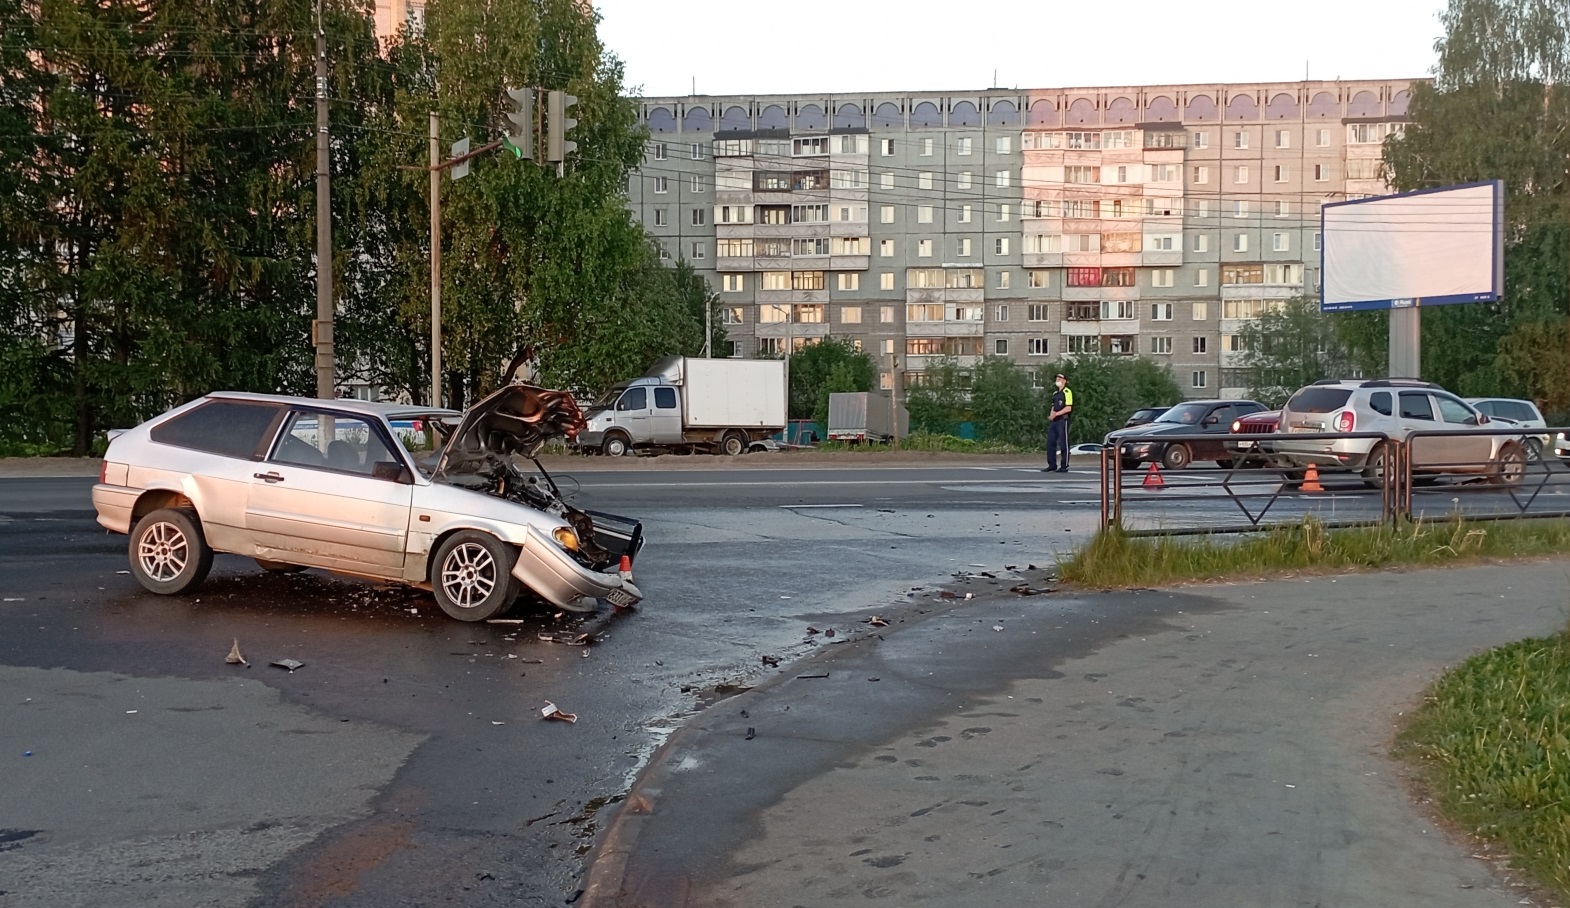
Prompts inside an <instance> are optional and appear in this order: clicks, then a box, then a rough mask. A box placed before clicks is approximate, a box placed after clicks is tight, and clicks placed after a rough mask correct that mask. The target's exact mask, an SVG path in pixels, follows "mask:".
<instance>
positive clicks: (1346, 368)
mask: <svg viewBox="0 0 1570 908" xmlns="http://www.w3.org/2000/svg"><path fill="white" fill-rule="evenodd" d="M1342 317H1343V315H1342V314H1338V313H1324V312H1320V311H1319V301H1318V300H1315V299H1310V298H1308V297H1294V298H1293V299H1289V300H1284V301H1282V303H1281V305H1280V306H1279V307H1277V308H1270V309H1267V310H1265V312H1264V314H1262V315H1261V316H1260V317H1259V318H1256V319H1250V320H1249V321H1247V322H1245V323H1244V324H1243V326H1242V327H1241V328H1240V329H1239V330H1238V333H1237V336H1238V339H1239V343H1240V344H1241V345H1242V350H1241V351H1239V352H1238V353H1237V356H1236V362H1237V365H1236V367H1235V368H1236V369H1238V370H1239V371H1240V372H1242V373H1243V377H1244V380H1243V381H1241V382H1239V381H1236V380H1229V381H1224V382H1223V384H1227V385H1234V384H1242V385H1243V386H1245V387H1247V388H1248V389H1249V391H1248V393H1249V396H1250V397H1253V398H1254V399H1255V400H1258V401H1260V402H1262V403H1265V404H1268V405H1270V406H1272V407H1279V406H1280V405H1281V404H1283V403H1285V402H1286V399H1287V398H1288V397H1290V396H1291V395H1292V394H1294V393H1296V391H1297V389H1299V388H1301V387H1303V386H1304V385H1309V384H1313V383H1314V382H1316V381H1319V380H1320V379H1322V378H1345V377H1348V376H1351V375H1352V374H1353V373H1354V372H1355V370H1356V367H1355V365H1354V363H1353V362H1352V359H1351V357H1350V355H1349V354H1347V352H1346V348H1345V346H1344V345H1343V341H1342V339H1341V335H1340V333H1339V332H1338V321H1339V320H1340V319H1341V318H1342Z"/></svg>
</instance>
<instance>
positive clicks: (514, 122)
mask: <svg viewBox="0 0 1570 908" xmlns="http://www.w3.org/2000/svg"><path fill="white" fill-rule="evenodd" d="M507 98H508V100H510V101H511V102H512V110H509V111H507V113H506V114H504V115H503V116H505V117H506V118H507V127H506V128H507V137H506V141H507V145H508V147H510V148H511V149H512V153H513V154H514V155H517V156H518V157H520V158H528V159H529V160H531V161H532V160H534V89H532V88H509V89H507ZM553 160H554V159H553Z"/></svg>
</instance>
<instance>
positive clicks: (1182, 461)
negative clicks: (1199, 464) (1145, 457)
mask: <svg viewBox="0 0 1570 908" xmlns="http://www.w3.org/2000/svg"><path fill="white" fill-rule="evenodd" d="M1193 462H1194V453H1193V452H1192V451H1190V450H1189V449H1188V445H1186V444H1183V443H1182V442H1175V443H1173V444H1170V445H1167V449H1166V450H1165V451H1162V452H1161V465H1162V466H1164V467H1166V468H1167V469H1169V470H1181V469H1183V468H1184V467H1186V466H1188V465H1189V464H1191V463H1193Z"/></svg>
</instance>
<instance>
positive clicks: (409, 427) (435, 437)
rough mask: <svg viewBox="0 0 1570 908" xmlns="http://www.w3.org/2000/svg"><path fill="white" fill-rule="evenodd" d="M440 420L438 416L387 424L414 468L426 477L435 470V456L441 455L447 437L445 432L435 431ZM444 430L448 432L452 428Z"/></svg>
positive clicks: (408, 418)
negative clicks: (412, 459)
mask: <svg viewBox="0 0 1570 908" xmlns="http://www.w3.org/2000/svg"><path fill="white" fill-rule="evenodd" d="M441 419H442V417H440V416H413V417H404V418H402V419H394V420H391V421H390V422H389V425H391V426H392V430H393V435H394V436H396V437H397V439H398V441H399V442H401V443H402V444H403V447H404V450H406V451H408V452H409V453H410V454H411V455H413V458H414V464H415V466H417V467H419V468H420V472H421V473H424V474H425V475H426V476H430V475H431V473H432V471H433V470H435V469H436V456H437V455H438V454H440V453H441V450H442V443H443V441H444V440H445V439H446V437H447V432H442V431H439V430H438V429H437V425H436V424H437V423H438V422H439V421H440V420H441ZM445 428H446V429H447V431H448V432H450V431H452V428H453V427H452V426H446V427H445Z"/></svg>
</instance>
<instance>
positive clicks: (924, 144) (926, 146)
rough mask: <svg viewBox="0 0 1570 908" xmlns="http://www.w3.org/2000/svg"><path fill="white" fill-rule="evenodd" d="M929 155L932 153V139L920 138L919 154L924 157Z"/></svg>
mask: <svg viewBox="0 0 1570 908" xmlns="http://www.w3.org/2000/svg"><path fill="white" fill-rule="evenodd" d="M931 155H932V140H931V139H922V140H921V156H922V157H924V158H925V157H930V156H931Z"/></svg>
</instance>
